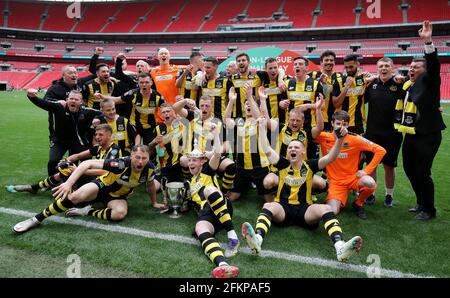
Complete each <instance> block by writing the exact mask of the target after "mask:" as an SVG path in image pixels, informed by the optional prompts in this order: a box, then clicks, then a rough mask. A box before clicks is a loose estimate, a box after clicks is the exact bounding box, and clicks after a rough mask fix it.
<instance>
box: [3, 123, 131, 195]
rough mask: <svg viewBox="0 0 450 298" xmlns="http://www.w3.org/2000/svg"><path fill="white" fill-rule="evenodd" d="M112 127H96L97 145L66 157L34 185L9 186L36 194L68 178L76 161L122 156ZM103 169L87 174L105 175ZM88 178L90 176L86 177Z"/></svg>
mask: <svg viewBox="0 0 450 298" xmlns="http://www.w3.org/2000/svg"><path fill="white" fill-rule="evenodd" d="M111 134H112V129H111V128H110V127H109V126H108V125H106V124H103V125H101V124H100V125H97V127H96V128H95V141H96V143H97V145H95V146H92V147H90V148H89V149H88V150H85V151H82V152H80V153H76V154H72V155H70V156H69V157H67V158H65V159H64V160H63V161H62V162H60V163H59V164H58V173H56V174H53V175H52V176H49V177H47V178H45V179H44V180H41V181H39V182H38V183H36V184H32V185H29V184H28V185H27V184H25V185H11V186H8V188H7V189H8V191H10V192H29V193H32V194H36V193H37V192H38V191H39V190H40V189H49V188H53V187H55V186H57V185H58V184H59V183H61V181H65V180H67V178H68V177H69V176H70V174H71V173H72V172H73V171H74V170H75V169H76V165H75V162H78V161H83V160H86V159H89V158H94V159H109V158H118V157H122V153H121V150H120V147H119V146H117V145H116V144H114V143H113V142H112V139H111ZM104 173H105V172H104V171H103V170H90V171H88V172H87V173H85V176H90V177H96V176H100V175H103V174H104ZM84 178H88V177H84ZM89 181H90V179H83V180H82V181H79V182H80V183H78V185H81V184H84V183H87V182H89Z"/></svg>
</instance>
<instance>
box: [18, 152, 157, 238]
mask: <svg viewBox="0 0 450 298" xmlns="http://www.w3.org/2000/svg"><path fill="white" fill-rule="evenodd" d="M149 158H150V156H149V149H148V146H146V145H135V146H134V147H133V149H132V150H131V156H127V157H122V158H116V159H100V160H86V161H84V162H82V163H81V164H80V165H79V166H78V167H77V168H76V170H75V171H74V172H73V173H72V175H70V177H69V179H68V180H67V181H66V182H64V183H62V184H60V185H59V186H57V187H56V188H54V191H55V192H54V194H53V196H54V197H55V198H56V201H55V202H54V203H52V204H50V205H49V206H48V207H47V208H46V209H45V210H43V211H42V212H41V213H38V214H36V215H35V216H33V217H32V218H30V219H27V220H25V221H22V222H20V223H18V224H16V225H15V226H14V228H13V230H14V231H15V232H16V233H24V232H26V231H28V230H29V229H31V228H34V227H36V226H38V225H39V224H40V223H41V222H42V221H43V220H44V219H46V218H48V217H49V216H52V215H55V214H59V213H62V212H65V211H68V210H69V209H71V208H74V207H76V206H77V204H80V203H83V202H93V201H94V200H96V201H98V202H103V203H104V204H105V205H106V208H104V209H97V210H94V209H93V208H92V207H90V206H86V207H84V208H81V209H77V210H76V212H74V213H72V212H69V213H72V215H79V216H81V215H90V216H94V217H97V218H99V219H104V220H110V221H119V220H122V219H124V218H125V217H126V215H127V212H128V203H127V199H128V197H129V196H130V195H131V194H132V193H133V190H134V188H136V187H137V186H139V185H140V184H144V183H145V184H147V189H148V191H149V193H150V200H151V202H152V205H153V207H155V208H158V209H162V208H165V206H164V205H163V204H159V203H158V202H157V201H156V188H155V183H154V166H153V164H152V163H151V162H150V161H149ZM89 169H99V170H106V171H108V173H107V174H105V175H103V176H101V177H98V178H97V179H96V180H95V181H94V182H90V183H87V184H85V185H83V186H81V187H80V188H78V189H77V190H76V191H74V192H72V188H73V185H74V184H75V182H76V181H77V180H78V179H79V178H80V177H81V176H82V175H83V174H84V173H85V172H86V171H87V170H89ZM70 211H74V210H70Z"/></svg>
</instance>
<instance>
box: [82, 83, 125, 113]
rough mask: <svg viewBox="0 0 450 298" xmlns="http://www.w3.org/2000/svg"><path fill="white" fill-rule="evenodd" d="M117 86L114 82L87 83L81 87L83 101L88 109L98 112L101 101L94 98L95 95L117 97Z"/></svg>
mask: <svg viewBox="0 0 450 298" xmlns="http://www.w3.org/2000/svg"><path fill="white" fill-rule="evenodd" d="M117 90H118V88H117V84H116V83H115V82H114V81H109V82H108V83H98V81H97V79H94V80H92V81H89V82H87V83H86V84H84V85H83V88H82V94H83V99H84V100H85V101H86V102H87V106H88V107H89V108H93V109H96V110H100V102H101V101H102V100H101V99H98V98H96V97H95V96H94V94H95V93H101V94H103V95H108V96H117V95H118V94H117V92H118V91H117Z"/></svg>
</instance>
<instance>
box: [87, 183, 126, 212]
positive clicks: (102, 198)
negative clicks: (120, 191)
mask: <svg viewBox="0 0 450 298" xmlns="http://www.w3.org/2000/svg"><path fill="white" fill-rule="evenodd" d="M92 183H94V184H95V185H97V187H98V193H97V197H96V198H95V199H94V200H93V201H91V202H90V203H103V204H104V205H105V206H106V205H108V203H109V202H111V201H114V200H125V201H126V200H127V198H128V197H126V196H122V197H113V196H111V195H110V194H109V192H110V189H109V188H108V187H107V186H106V185H105V184H103V182H102V181H100V179H98V178H97V179H95V180H94V181H92Z"/></svg>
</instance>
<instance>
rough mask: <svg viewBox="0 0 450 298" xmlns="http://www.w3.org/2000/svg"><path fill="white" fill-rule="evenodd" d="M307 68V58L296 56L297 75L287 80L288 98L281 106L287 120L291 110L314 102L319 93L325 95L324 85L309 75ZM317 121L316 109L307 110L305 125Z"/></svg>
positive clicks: (306, 126) (286, 96) (308, 125)
mask: <svg viewBox="0 0 450 298" xmlns="http://www.w3.org/2000/svg"><path fill="white" fill-rule="evenodd" d="M307 68H308V60H307V59H306V58H304V57H296V58H294V72H295V77H293V78H290V79H288V80H286V88H287V90H286V94H285V98H286V99H285V100H282V101H281V102H280V107H281V108H282V109H284V110H285V111H286V112H285V113H286V116H285V119H286V120H287V115H288V113H289V111H290V110H292V109H295V108H298V107H300V106H301V105H303V104H314V103H315V101H316V98H317V97H318V96H319V94H322V95H323V88H322V85H321V84H320V83H319V82H318V81H317V80H315V79H313V78H310V77H308V75H307V73H306V71H307ZM315 122H316V118H315V111H306V112H305V122H304V124H303V126H304V127H305V128H307V129H309V128H311V127H313V126H315V125H316V123H315Z"/></svg>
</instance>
